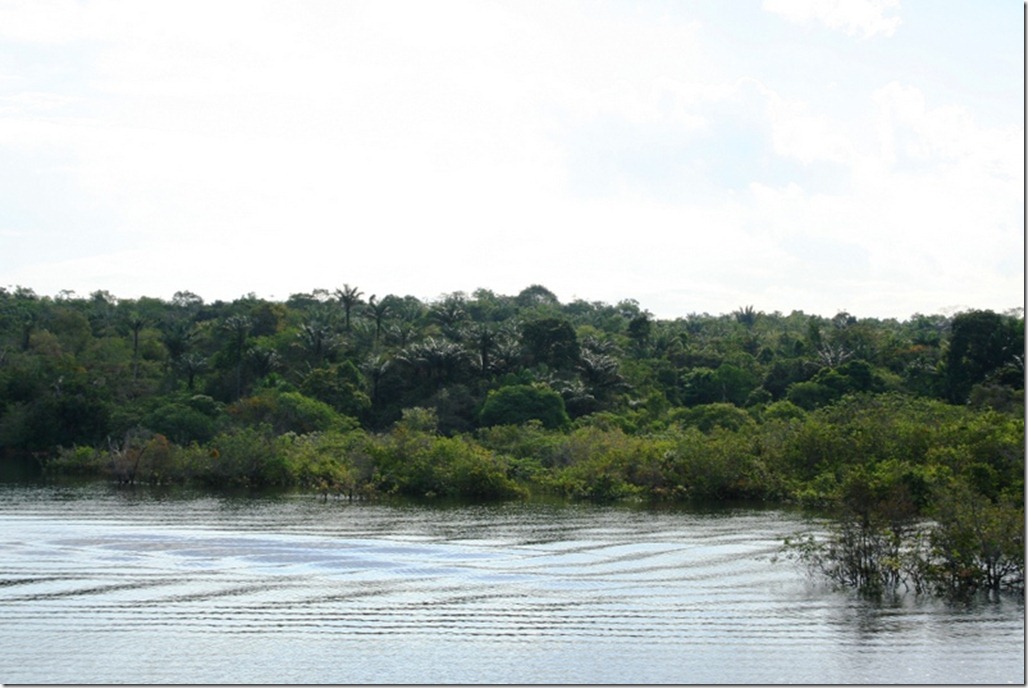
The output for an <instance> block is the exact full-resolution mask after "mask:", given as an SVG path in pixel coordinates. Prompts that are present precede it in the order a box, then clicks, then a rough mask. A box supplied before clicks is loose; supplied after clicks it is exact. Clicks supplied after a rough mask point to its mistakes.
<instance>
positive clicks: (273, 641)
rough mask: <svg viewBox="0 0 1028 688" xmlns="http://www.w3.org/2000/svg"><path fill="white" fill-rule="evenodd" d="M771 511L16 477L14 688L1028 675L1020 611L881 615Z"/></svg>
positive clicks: (8, 490) (5, 651)
mask: <svg viewBox="0 0 1028 688" xmlns="http://www.w3.org/2000/svg"><path fill="white" fill-rule="evenodd" d="M809 527H811V524H810V523H809V522H808V521H806V520H805V519H804V518H803V517H802V516H801V515H800V514H798V513H795V512H789V511H785V510H777V509H764V508H722V509H706V510H697V509H692V510H690V509H684V508H676V509H668V508H665V509H654V508H643V507H625V506H610V507H601V506H592V505H566V504H546V503H535V502H531V503H507V504H499V505H463V506H461V505H448V506H442V505H439V506H430V505H423V504H422V505H411V504H375V503H372V504H368V503H348V502H346V501H337V500H333V499H329V500H327V501H323V500H321V499H319V498H317V497H314V496H310V495H278V496H267V495H266V496H261V497H227V496H211V495H203V494H197V493H192V494H191V493H187V492H175V493H165V494H162V493H157V492H154V491H151V490H145V489H136V490H129V489H117V488H114V487H113V486H109V485H103V484H92V485H63V486H62V485H24V484H20V485H16V484H6V485H0V551H2V552H3V559H2V564H0V619H2V621H3V623H2V624H0V648H2V652H0V682H3V683H785V682H789V683H993V684H995V683H1015V684H1016V683H1020V684H1023V683H1024V680H1025V679H1024V674H1025V671H1024V603H1023V600H1022V599H1020V598H1017V597H1009V598H1001V599H999V600H997V601H983V600H979V601H976V602H974V603H969V604H964V605H951V604H946V603H943V602H940V601H937V600H930V599H920V598H917V597H914V596H912V595H910V596H904V597H901V598H900V599H896V600H890V601H887V602H870V601H866V600H862V599H860V598H859V597H858V596H856V595H854V594H852V593H850V592H846V591H835V590H831V589H829V588H827V587H825V586H824V585H822V584H820V583H818V582H816V581H811V580H809V579H807V578H806V576H805V575H804V573H803V572H802V571H801V570H799V569H797V568H796V566H795V565H794V564H793V563H792V562H791V561H788V560H785V559H783V558H781V557H780V556H779V548H780V545H781V543H782V540H783V538H784V537H785V536H787V535H790V534H793V533H795V532H797V531H799V530H803V529H806V528H809Z"/></svg>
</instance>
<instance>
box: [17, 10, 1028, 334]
mask: <svg viewBox="0 0 1028 688" xmlns="http://www.w3.org/2000/svg"><path fill="white" fill-rule="evenodd" d="M1024 150H1025V149H1024V19H1023V5H1022V3H1021V2H1014V1H1013V0H962V1H953V0H836V1H830V0H809V1H808V0H763V1H761V0H710V1H701V0H685V1H680V2H660V1H657V0H630V1H626V2H604V1H600V0H588V1H583V2H572V1H565V0H544V1H541V2H532V1H530V0H511V1H509V2H491V1H488V0H474V1H468V2H451V1H448V0H447V1H444V0H417V1H414V2H389V1H385V0H369V1H367V2H361V1H358V0H354V1H349V2H347V1H344V0H325V1H314V0H279V1H276V2H257V1H255V0H244V1H239V2H231V1H225V0H200V1H198V2H191V1H189V0H174V1H164V0H147V1H145V2H140V1H134V0H133V1H130V0H80V1H74V0H68V1H59V2H51V1H47V0H26V1H25V2H18V1H14V2H8V1H6V0H0V286H7V287H8V288H11V287H13V286H15V285H21V286H25V287H29V288H32V289H34V290H35V291H36V292H37V293H39V294H43V295H56V294H57V293H58V292H59V291H60V290H65V289H66V290H73V291H74V292H76V294H78V295H79V296H87V295H88V294H89V293H91V292H93V291H95V290H98V289H105V290H108V291H110V292H111V293H113V294H114V295H115V296H118V297H122V298H136V297H139V296H154V297H160V298H165V299H170V298H171V296H172V294H173V293H174V292H176V291H182V290H185V291H192V292H195V293H197V294H199V295H200V296H201V297H203V298H204V299H206V300H208V301H212V300H215V299H225V300H231V299H235V298H238V297H240V296H242V295H244V294H247V293H249V292H253V293H255V294H257V296H259V297H262V298H272V299H279V300H284V299H286V298H288V296H289V295H290V294H293V293H298V292H310V291H311V290H313V289H317V288H324V289H329V290H334V289H336V288H339V287H341V286H342V285H343V284H344V283H348V284H350V285H356V286H358V287H360V288H361V290H362V291H364V292H365V294H366V295H367V294H372V293H377V294H378V295H379V296H380V297H381V296H382V295H385V294H388V293H393V294H397V295H401V296H402V295H407V294H410V295H413V296H416V297H418V298H421V299H426V300H434V299H436V298H438V297H439V296H440V295H442V294H445V293H450V292H454V291H465V292H468V293H471V292H473V291H474V290H475V289H477V288H480V287H482V288H487V289H491V290H492V291H494V292H497V293H500V294H516V293H518V292H519V291H520V290H521V289H523V288H524V287H526V286H528V285H530V284H536V283H538V284H542V285H544V286H546V287H548V288H549V289H550V290H551V291H553V292H554V293H556V294H557V296H558V297H559V298H560V299H561V301H563V302H568V301H571V300H573V299H576V298H581V299H585V300H588V301H604V302H607V303H611V304H614V303H617V302H618V301H620V300H622V299H636V300H637V301H638V302H639V303H640V306H641V307H643V308H645V309H648V310H649V311H651V312H652V313H653V314H655V315H656V316H658V317H661V318H674V317H678V316H685V315H687V314H689V313H702V312H708V313H712V314H716V313H728V312H730V311H732V310H735V309H736V308H739V307H741V306H745V305H752V306H754V307H755V308H757V309H758V310H764V311H768V312H771V311H775V310H780V311H782V312H784V313H789V312H791V311H792V310H802V311H805V312H807V313H817V314H821V315H826V316H831V315H834V314H835V313H837V312H839V311H842V310H845V311H848V312H850V313H852V314H854V315H858V316H860V317H897V318H901V319H906V318H908V317H909V316H911V315H913V314H915V313H943V312H952V311H953V310H958V309H966V308H991V309H993V310H997V311H1003V310H1006V309H1009V308H1012V307H1018V306H1023V304H1024V259H1025V252H1024V201H1025V199H1024V189H1025V187H1024Z"/></svg>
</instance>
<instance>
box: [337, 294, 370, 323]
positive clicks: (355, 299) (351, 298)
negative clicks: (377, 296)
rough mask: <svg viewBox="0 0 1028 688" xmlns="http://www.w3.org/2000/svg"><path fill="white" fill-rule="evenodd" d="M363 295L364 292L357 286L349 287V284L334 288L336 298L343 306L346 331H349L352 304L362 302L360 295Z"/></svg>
mask: <svg viewBox="0 0 1028 688" xmlns="http://www.w3.org/2000/svg"><path fill="white" fill-rule="evenodd" d="M363 295H364V292H362V291H361V290H359V289H358V288H357V287H351V286H350V285H349V284H344V285H343V288H342V289H336V299H338V300H339V305H341V306H342V307H343V316H344V321H343V322H344V326H345V327H346V331H347V332H349V331H350V313H351V312H352V311H353V308H354V306H357V305H358V304H360V303H362V302H361V296H363ZM372 298H374V297H372Z"/></svg>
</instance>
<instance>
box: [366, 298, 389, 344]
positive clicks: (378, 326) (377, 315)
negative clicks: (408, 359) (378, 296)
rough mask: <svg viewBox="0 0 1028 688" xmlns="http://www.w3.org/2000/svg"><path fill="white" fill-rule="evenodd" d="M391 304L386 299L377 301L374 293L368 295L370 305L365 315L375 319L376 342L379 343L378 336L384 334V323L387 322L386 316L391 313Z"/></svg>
mask: <svg viewBox="0 0 1028 688" xmlns="http://www.w3.org/2000/svg"><path fill="white" fill-rule="evenodd" d="M389 313H390V310H389V304H388V303H386V302H385V301H382V302H376V301H375V295H374V294H372V295H371V296H370V297H368V307H367V309H366V310H365V311H364V315H366V316H367V317H369V318H371V319H372V320H374V321H375V343H376V344H377V343H378V338H379V336H381V334H382V324H383V323H384V322H385V319H386V316H387V315H389Z"/></svg>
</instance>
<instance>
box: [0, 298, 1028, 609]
mask: <svg viewBox="0 0 1028 688" xmlns="http://www.w3.org/2000/svg"><path fill="white" fill-rule="evenodd" d="M1024 351H1025V349H1024V313H1023V309H1021V308H1017V309H1012V310H1010V311H1007V312H1004V313H995V312H992V311H988V310H967V311H962V312H957V313H951V314H947V315H941V314H934V315H925V314H913V315H911V316H910V317H909V318H908V319H906V320H903V321H899V320H893V319H875V318H857V317H855V316H852V315H850V314H848V313H845V312H841V313H838V314H836V315H835V316H834V317H831V318H828V317H823V316H818V315H808V314H804V313H803V312H801V311H793V312H791V313H789V314H783V313H781V312H773V313H766V312H763V311H760V310H757V309H755V308H754V307H753V306H741V307H740V308H738V309H737V310H735V311H734V312H732V313H728V314H719V315H710V314H707V313H702V314H697V313H691V314H688V315H684V316H682V317H678V318H675V319H658V318H655V317H654V316H652V315H651V314H650V313H649V312H647V311H646V310H645V309H644V308H643V307H642V306H641V305H640V304H639V303H638V302H636V301H634V300H632V299H625V300H623V301H621V302H619V303H617V304H614V305H610V304H607V303H602V302H589V301H584V300H575V301H572V302H570V303H561V302H560V301H559V299H558V298H557V297H556V296H555V295H554V294H553V293H552V292H550V291H549V290H548V289H546V288H545V287H543V286H540V285H532V286H529V287H527V288H525V289H524V290H522V291H521V292H520V293H518V294H516V295H501V294H497V293H494V292H492V291H490V290H487V289H479V290H477V291H475V292H473V293H472V294H467V293H463V292H456V293H451V294H446V295H442V296H440V297H439V298H438V299H436V300H434V301H431V302H426V301H423V300H420V299H418V298H415V297H413V296H402V297H401V296H396V295H392V294H390V295H386V296H383V297H378V296H377V295H375V294H370V295H368V294H365V293H364V292H363V291H362V290H361V289H360V288H358V287H355V286H350V285H348V284H344V285H343V286H342V287H340V288H338V289H315V290H313V291H312V292H311V293H299V294H293V295H291V296H290V297H289V298H288V299H287V300H285V301H271V300H266V299H261V298H258V297H256V296H255V295H253V294H250V295H248V296H245V297H242V298H239V299H237V300H235V301H232V302H224V301H215V302H211V303H208V302H205V301H204V299H203V298H201V297H200V296H199V295H197V294H194V293H191V292H188V291H182V292H177V293H176V294H175V295H174V297H173V298H172V299H171V300H170V301H166V300H162V299H157V298H138V299H120V298H117V297H116V296H114V295H112V294H110V293H108V292H105V291H97V292H94V293H92V294H90V295H89V296H88V297H80V296H77V295H76V294H75V293H73V292H68V291H65V292H61V293H60V294H59V295H57V296H56V297H50V296H40V295H37V294H36V293H35V292H34V291H33V290H31V289H29V288H25V287H15V288H13V289H0V452H2V453H0V461H2V462H4V463H5V464H8V465H12V464H14V463H15V462H26V461H28V462H31V463H34V464H35V465H37V466H38V467H39V469H40V470H41V471H42V473H43V475H45V476H47V477H48V478H52V479H60V478H62V477H67V476H86V477H91V478H96V479H103V480H108V481H111V482H116V483H121V484H126V485H180V484H188V485H193V486H203V487H204V488H209V489H212V490H225V489H268V488H272V489H286V490H301V491H305V492H309V493H311V494H312V495H317V496H318V497H319V498H324V499H329V498H332V499H351V500H357V499H360V500H374V499H391V498H396V497H405V498H414V499H418V500H444V499H471V500H509V499H528V498H533V497H541V496H545V497H548V498H559V499H566V500H590V501H596V502H613V501H622V500H637V501H651V502H689V501H710V500H716V501H731V500H756V501H761V502H767V503H773V504H791V505H798V506H800V507H804V508H810V509H816V510H821V511H822V512H824V513H830V514H833V516H834V517H835V519H836V524H837V525H836V527H835V529H834V530H833V531H832V532H831V533H829V534H828V535H827V536H824V537H819V538H815V537H813V536H811V537H805V538H796V539H794V540H792V541H790V542H788V543H787V547H786V551H787V552H788V553H789V554H790V555H791V556H795V557H796V558H797V559H798V560H800V561H802V562H804V563H805V564H807V565H808V566H809V567H811V569H813V570H816V571H817V572H818V573H820V574H821V575H823V576H826V577H828V578H829V579H831V580H834V581H836V582H837V583H839V584H840V585H845V586H852V587H855V588H858V589H860V590H862V591H865V592H871V593H876V592H881V591H883V590H889V589H896V588H899V587H905V588H907V589H914V590H916V591H918V592H933V593H940V594H947V595H952V594H966V593H968V592H975V591H982V590H985V591H992V592H996V591H999V590H1016V591H1020V592H1021V594H1023V589H1024V583H1023V581H1024V379H1025V374H1024Z"/></svg>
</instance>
